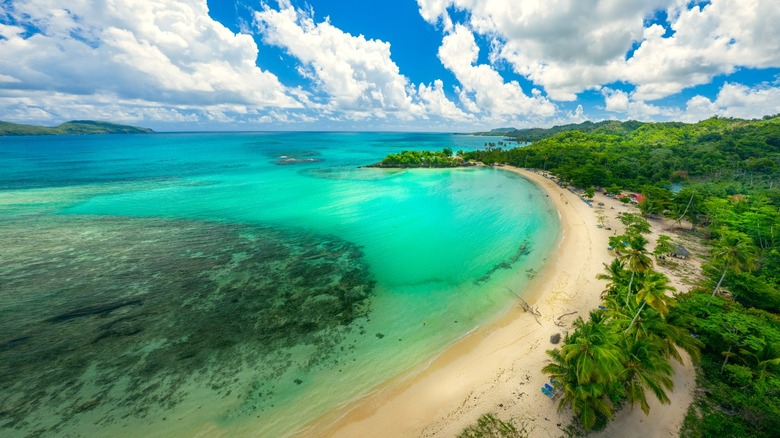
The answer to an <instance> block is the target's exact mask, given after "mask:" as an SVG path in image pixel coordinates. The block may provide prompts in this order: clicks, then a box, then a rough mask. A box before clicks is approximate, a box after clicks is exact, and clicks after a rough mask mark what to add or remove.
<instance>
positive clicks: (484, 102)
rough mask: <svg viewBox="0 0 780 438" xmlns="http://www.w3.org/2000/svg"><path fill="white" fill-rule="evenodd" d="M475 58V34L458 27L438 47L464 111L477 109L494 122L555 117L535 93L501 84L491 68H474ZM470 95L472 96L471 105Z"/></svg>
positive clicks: (552, 108)
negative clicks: (458, 93)
mask: <svg viewBox="0 0 780 438" xmlns="http://www.w3.org/2000/svg"><path fill="white" fill-rule="evenodd" d="M478 57H479V47H478V46H477V43H476V41H475V39H474V34H473V33H472V32H471V31H470V30H469V29H468V28H466V27H465V26H463V25H460V24H458V25H455V27H454V28H453V30H452V32H451V33H449V34H448V35H446V36H445V37H444V39H443V40H442V44H441V47H439V59H440V60H441V62H442V64H443V65H444V66H445V67H446V68H447V69H449V70H450V71H452V72H453V73H454V74H455V77H456V78H457V79H458V82H460V84H461V86H462V87H463V89H462V91H461V93H460V95H461V101H462V102H464V103H465V104H466V106H467V107H472V108H474V107H478V108H480V110H481V111H484V112H486V113H488V114H489V115H490V116H492V117H493V118H494V119H496V120H501V119H506V117H510V118H511V117H516V116H530V117H535V118H546V117H550V116H552V115H553V114H554V113H555V111H556V108H555V105H553V104H552V102H550V101H549V100H547V99H546V98H544V97H543V96H540V95H539V93H538V92H536V93H532V94H533V95H532V96H528V95H527V94H525V93H524V92H523V89H522V88H521V87H520V84H518V83H517V82H516V81H512V82H504V79H503V78H502V77H501V75H500V74H499V73H498V72H497V71H496V70H495V69H493V68H492V67H491V66H489V65H487V64H476V62H477V59H478ZM464 93H465V94H464ZM470 95H473V101H474V105H472V104H471V98H470Z"/></svg>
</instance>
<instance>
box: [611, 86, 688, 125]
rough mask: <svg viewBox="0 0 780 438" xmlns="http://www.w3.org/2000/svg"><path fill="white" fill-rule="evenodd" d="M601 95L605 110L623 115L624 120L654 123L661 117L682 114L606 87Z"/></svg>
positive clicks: (674, 116) (674, 109)
mask: <svg viewBox="0 0 780 438" xmlns="http://www.w3.org/2000/svg"><path fill="white" fill-rule="evenodd" d="M601 94H602V96H604V103H605V108H604V109H606V110H607V111H610V112H615V113H621V116H622V118H628V119H633V120H643V121H652V120H655V119H657V118H659V117H661V118H664V119H666V118H676V117H679V116H680V115H681V114H682V111H681V110H680V109H679V108H675V107H664V106H658V105H653V104H649V103H647V102H645V101H643V100H638V99H635V97H634V93H627V92H625V91H623V90H613V89H611V88H609V87H604V88H602V89H601Z"/></svg>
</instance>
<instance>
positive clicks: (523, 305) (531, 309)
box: [507, 288, 542, 325]
mask: <svg viewBox="0 0 780 438" xmlns="http://www.w3.org/2000/svg"><path fill="white" fill-rule="evenodd" d="M507 290H509V292H510V293H511V294H512V295H514V296H516V297H517V299H518V300H520V308H522V309H523V310H524V311H526V312H528V313H530V314H531V315H533V316H534V319H535V320H536V323H537V324H539V325H542V323H541V322H539V317H540V316H542V314H541V313H539V309H537V308H536V307H533V306H531V305H530V304H528V303H526V302H525V300H524V299H522V298H520V295H518V294H516V293H515V292H514V291H513V290H512V289H509V288H507Z"/></svg>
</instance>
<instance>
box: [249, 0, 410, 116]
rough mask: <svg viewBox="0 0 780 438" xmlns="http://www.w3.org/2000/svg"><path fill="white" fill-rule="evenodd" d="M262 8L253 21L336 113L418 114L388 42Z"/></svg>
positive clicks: (297, 13)
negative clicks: (295, 63) (296, 62)
mask: <svg viewBox="0 0 780 438" xmlns="http://www.w3.org/2000/svg"><path fill="white" fill-rule="evenodd" d="M282 6H284V7H283V8H282V9H281V10H278V11H277V10H275V9H272V8H270V7H269V6H267V5H264V7H263V10H262V11H259V12H256V13H255V19H256V20H257V24H258V26H259V29H260V33H261V34H262V35H263V39H264V41H265V42H266V43H268V44H273V45H276V46H280V47H283V48H284V49H285V50H287V51H288V52H289V53H290V54H291V55H293V56H295V57H296V58H298V59H299V60H300V61H301V62H303V63H304V64H305V66H306V67H307V69H306V70H305V71H306V74H305V75H306V76H310V77H314V78H316V82H317V85H318V86H319V87H320V88H321V89H322V90H323V91H324V92H325V93H327V94H328V96H329V98H330V105H331V106H332V107H333V108H334V109H340V110H348V111H353V110H354V111H366V110H371V109H376V110H377V111H378V113H377V114H379V113H380V112H384V111H403V112H408V111H412V112H420V111H421V109H420V108H416V107H415V105H414V104H413V103H412V99H411V97H410V96H409V95H408V94H407V86H408V80H407V78H406V77H404V76H403V75H401V74H400V72H399V69H398V66H397V65H396V64H395V63H394V62H393V61H392V59H391V58H390V44H388V43H386V42H384V41H379V40H372V39H366V38H365V37H364V36H362V35H359V36H353V35H350V34H348V33H345V32H343V31H342V30H340V29H338V28H336V27H334V26H333V25H331V24H330V23H329V22H327V21H325V22H322V23H315V22H314V20H313V18H311V16H310V14H308V13H306V12H304V11H303V10H301V9H295V8H293V7H291V6H289V4H284V2H282Z"/></svg>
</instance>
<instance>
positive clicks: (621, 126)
mask: <svg viewBox="0 0 780 438" xmlns="http://www.w3.org/2000/svg"><path fill="white" fill-rule="evenodd" d="M642 125H645V123H642V122H636V121H630V122H624V123H621V122H616V121H614V120H605V121H603V122H597V123H594V122H590V121H587V122H582V123H579V124H568V125H559V126H553V127H552V128H550V129H542V128H530V129H514V128H498V129H492V130H490V131H488V132H477V133H475V134H473V135H484V136H490V135H500V136H503V137H510V138H513V139H517V141H518V142H520V143H525V142H535V141H539V140H542V139H545V138H547V137H551V136H553V135H555V134H558V133H560V132H566V131H578V132H612V131H614V130H620V131H623V132H626V133H627V132H630V131H633V130H635V129H637V128H639V127H640V126H642Z"/></svg>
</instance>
